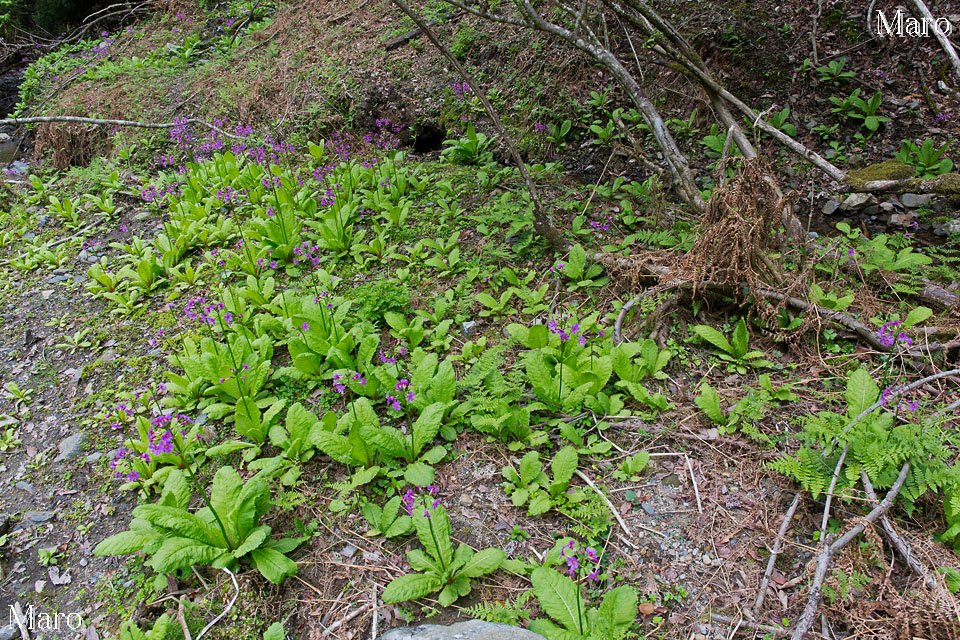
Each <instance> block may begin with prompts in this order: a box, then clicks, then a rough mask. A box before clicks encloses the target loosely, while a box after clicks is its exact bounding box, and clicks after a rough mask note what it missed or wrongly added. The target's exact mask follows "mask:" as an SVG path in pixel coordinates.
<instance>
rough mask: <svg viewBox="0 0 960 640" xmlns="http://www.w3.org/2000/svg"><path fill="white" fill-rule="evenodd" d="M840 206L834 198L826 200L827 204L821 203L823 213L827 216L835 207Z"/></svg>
mask: <svg viewBox="0 0 960 640" xmlns="http://www.w3.org/2000/svg"><path fill="white" fill-rule="evenodd" d="M839 208H840V203H839V202H837V201H836V200H828V201H827V204H825V205H823V209H822V211H823V215H825V216H829V215H833V214H834V213H836V211H837V209H839Z"/></svg>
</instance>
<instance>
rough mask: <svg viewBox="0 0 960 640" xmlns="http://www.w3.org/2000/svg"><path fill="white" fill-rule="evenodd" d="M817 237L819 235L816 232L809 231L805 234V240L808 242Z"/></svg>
mask: <svg viewBox="0 0 960 640" xmlns="http://www.w3.org/2000/svg"><path fill="white" fill-rule="evenodd" d="M819 237H820V234H819V233H817V232H816V231H810V232H808V233H807V238H808V239H810V240H816V239H817V238H819Z"/></svg>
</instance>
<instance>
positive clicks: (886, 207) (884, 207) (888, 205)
mask: <svg viewBox="0 0 960 640" xmlns="http://www.w3.org/2000/svg"><path fill="white" fill-rule="evenodd" d="M896 210H897V208H896V207H895V206H893V203H892V202H881V203H880V211H883V212H884V213H893V212H894V211H896Z"/></svg>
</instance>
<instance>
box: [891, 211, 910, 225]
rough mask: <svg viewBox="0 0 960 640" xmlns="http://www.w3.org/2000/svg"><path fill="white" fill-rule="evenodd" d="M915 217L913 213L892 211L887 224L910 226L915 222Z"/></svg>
mask: <svg viewBox="0 0 960 640" xmlns="http://www.w3.org/2000/svg"><path fill="white" fill-rule="evenodd" d="M913 219H914V216H913V214H912V213H891V214H890V217H889V218H888V219H887V224H888V225H890V226H891V227H909V226H910V225H912V224H913Z"/></svg>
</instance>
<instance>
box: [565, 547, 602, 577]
mask: <svg viewBox="0 0 960 640" xmlns="http://www.w3.org/2000/svg"><path fill="white" fill-rule="evenodd" d="M583 555H584V556H585V557H586V559H587V560H588V561H589V562H591V563H593V564H594V569H593V571H591V572H590V573H588V574H587V578H589V579H590V580H592V581H594V582H598V581H599V580H600V577H599V576H600V558H599V557H598V556H597V551H596V549H594V548H593V547H587V548H586V549H583ZM560 557H561V558H562V559H563V560H564V561H565V562H566V564H567V575H568V576H571V577H573V576H575V575H576V574H577V570H578V569H579V568H580V557H579V556H578V551H577V543H576V542H574V541H573V540H571V541H570V542H568V543H567V544H565V545H563V548H561V549H560Z"/></svg>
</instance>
